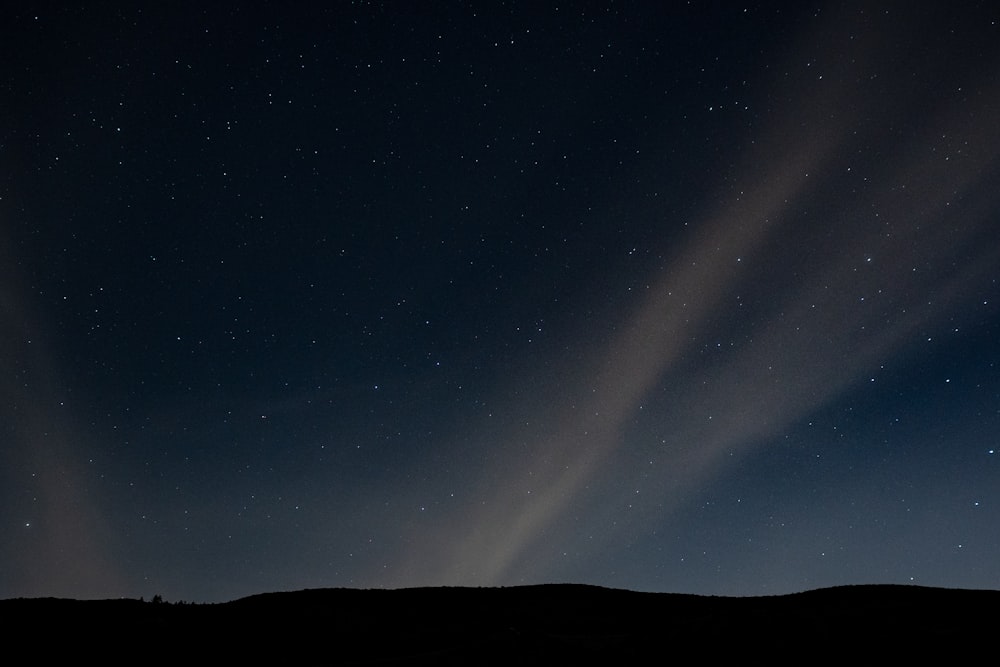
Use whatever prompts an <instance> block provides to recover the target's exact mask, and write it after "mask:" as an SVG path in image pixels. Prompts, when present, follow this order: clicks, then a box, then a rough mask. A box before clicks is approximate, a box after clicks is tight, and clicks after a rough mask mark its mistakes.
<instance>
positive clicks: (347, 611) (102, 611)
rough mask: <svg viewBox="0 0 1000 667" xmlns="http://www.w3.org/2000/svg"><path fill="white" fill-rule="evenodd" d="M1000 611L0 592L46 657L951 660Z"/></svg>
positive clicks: (617, 596)
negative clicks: (10, 595)
mask: <svg viewBox="0 0 1000 667" xmlns="http://www.w3.org/2000/svg"><path fill="white" fill-rule="evenodd" d="M998 608H1000V591H976V590H953V589H941V588H926V587H918V586H847V587H839V588H828V589H820V590H815V591H809V592H805V593H797V594H793V595H783V596H773V597H748V598H727V597H705V596H695V595H676V594H666V593H638V592H632V591H625V590H615V589H607V588H600V587H594V586H581V585H568V584H559V585H540V586H522V587H513V588H413V589H399V590H354V589H322V590H304V591H298V592H288V593H268V594H262V595H255V596H252V597H248V598H243V599H239V600H235V601H232V602H227V603H222V604H183V603H182V604H170V603H165V602H160V601H159V600H157V601H156V602H143V601H140V600H98V601H77V600H65V599H54V598H35V599H14V600H0V619H2V622H3V627H4V636H5V637H6V638H7V640H8V641H7V642H6V645H7V651H8V653H10V652H11V651H14V650H15V649H19V648H27V649H28V655H29V656H31V657H32V658H33V659H36V660H37V659H44V658H59V659H67V658H69V659H75V660H81V659H86V658H96V659H98V660H101V661H102V662H104V663H108V662H118V663H124V662H128V663H130V664H142V663H145V664H150V663H153V664H179V663H183V664H213V663H216V662H219V663H225V664H233V663H235V662H249V663H252V664H262V663H273V664H331V665H349V664H400V665H402V664H406V665H422V664H426V665H430V664H434V665H448V664H454V665H458V664H462V665H501V664H502V665H512V664H521V665H523V664H569V663H570V662H571V661H573V662H575V661H580V660H583V661H586V662H587V663H597V664H601V663H603V664H609V663H613V664H634V663H648V662H656V663H666V662H674V661H676V660H684V661H687V660H688V659H690V658H691V657H693V656H698V658H699V659H711V658H716V657H751V656H758V657H765V658H768V659H770V660H772V661H773V660H779V661H785V660H788V661H791V660H793V659H796V660H810V661H811V660H813V659H819V658H824V657H828V656H830V655H839V656H856V657H858V658H862V659H865V658H868V659H870V658H872V657H874V656H884V657H897V658H898V657H907V656H922V657H927V656H929V655H932V654H934V653H935V652H938V651H947V652H948V654H949V655H950V656H951V657H952V658H954V657H955V656H956V655H961V654H963V653H965V652H970V655H971V652H975V650H976V649H977V648H979V647H983V648H985V647H987V646H988V645H990V644H992V641H991V640H992V639H993V636H994V633H995V632H996V631H997V627H998V621H1000V612H998V611H997V609H998ZM29 638H33V639H30V640H29ZM19 641H21V642H24V644H23V645H22V644H19ZM692 652H693V653H692ZM9 657H11V656H10V655H8V658H9Z"/></svg>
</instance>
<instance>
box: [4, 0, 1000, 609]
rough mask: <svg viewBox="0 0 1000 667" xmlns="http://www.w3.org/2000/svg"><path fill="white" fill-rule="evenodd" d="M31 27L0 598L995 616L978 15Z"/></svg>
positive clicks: (990, 302)
mask: <svg viewBox="0 0 1000 667" xmlns="http://www.w3.org/2000/svg"><path fill="white" fill-rule="evenodd" d="M27 4H28V5H37V6H33V7H25V6H24V5H18V6H17V7H13V8H8V9H5V10H3V12H4V15H3V17H2V20H0V522H2V523H0V597H4V598H6V597H18V596H60V597H76V598H106V597H118V596H127V597H139V596H140V595H142V596H146V597H147V598H148V597H150V596H152V595H153V594H160V595H162V596H163V597H164V598H165V599H167V600H181V599H183V600H188V601H199V602H213V601H222V600H229V599H234V598H237V597H241V596H245V595H250V594H254V593H259V592H266V591H277V590H296V589H301V588H318V587H340V586H347V587H363V588H369V587H404V586H423V585H463V586H496V585H516V584H527V583H541V582H578V583H589V584H598V585H604V586H613V587H620V588H631V589H635V590H645V591H665V592H682V593H700V594H713V595H764V594H779V593H788V592H793V591H801V590H806V589H812V588H818V587H824V586H832V585H840V584H857V583H916V584H923V585H933V586H947V587H963V588H997V587H998V586H1000V530H998V528H997V526H998V524H1000V454H997V453H995V452H996V451H997V449H1000V282H998V280H1000V160H998V157H1000V25H998V21H1000V9H998V7H997V6H996V4H995V3H990V2H978V3H977V2H969V3H959V4H953V3H944V2H940V3H936V4H935V3H910V2H884V3H881V2H880V3H869V2H851V1H845V2H790V3H747V4H731V3H715V2H704V3H702V2H669V3H661V2H649V3H645V2H607V3H566V4H556V3H529V2H498V3H464V2H463V3H459V2H447V3H434V4H433V5H431V6H428V7H419V8H417V7H414V6H413V5H411V3H391V2H390V3H367V2H364V3H358V2H354V3H347V2H340V3H251V2H247V3H186V2H176V3H157V4H156V5H153V4H151V3H136V5H126V4H125V3H122V4H121V6H119V7H115V6H112V5H113V4H114V3H108V4H107V5H105V4H101V5H100V6H94V7H88V6H69V5H67V6H60V5H59V4H58V3H56V4H38V3H27ZM142 5H148V6H142Z"/></svg>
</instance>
